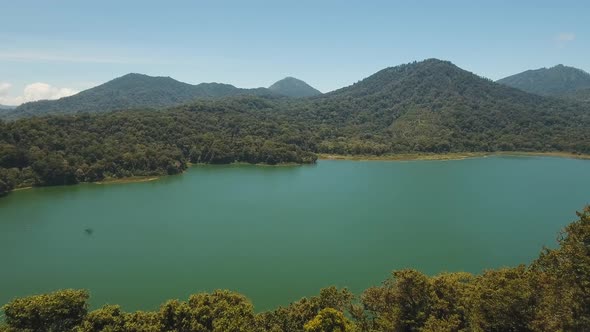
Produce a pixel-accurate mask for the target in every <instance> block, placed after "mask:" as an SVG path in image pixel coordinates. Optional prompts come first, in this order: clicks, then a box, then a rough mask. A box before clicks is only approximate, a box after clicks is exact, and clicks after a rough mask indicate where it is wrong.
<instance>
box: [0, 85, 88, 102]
mask: <svg viewBox="0 0 590 332" xmlns="http://www.w3.org/2000/svg"><path fill="white" fill-rule="evenodd" d="M11 86H12V85H11V84H10V83H0V104H4V105H20V104H22V103H27V102H30V101H37V100H43V99H59V98H63V97H68V96H71V95H75V94H76V93H78V92H79V91H76V90H74V89H70V88H58V87H54V86H51V85H49V84H47V83H41V82H37V83H33V84H29V85H27V86H25V88H24V90H23V94H22V95H20V96H16V97H11V96H9V95H8V90H10V87H11Z"/></svg>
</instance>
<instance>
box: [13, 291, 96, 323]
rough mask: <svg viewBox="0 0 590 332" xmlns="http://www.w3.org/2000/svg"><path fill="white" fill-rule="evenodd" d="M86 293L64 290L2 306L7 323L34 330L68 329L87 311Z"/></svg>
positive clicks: (82, 317)
mask: <svg viewBox="0 0 590 332" xmlns="http://www.w3.org/2000/svg"><path fill="white" fill-rule="evenodd" d="M87 301H88V292H86V291H84V290H73V289H66V290H61V291H57V292H54V293H49V294H43V295H35V296H29V297H24V298H20V299H15V300H12V301H11V302H9V303H8V304H6V305H4V306H3V307H2V310H4V316H5V321H6V324H7V325H8V326H9V327H11V328H15V329H23V330H25V329H28V330H33V331H69V330H71V329H73V328H74V327H76V326H78V325H79V324H80V323H81V322H82V320H83V319H84V317H85V316H86V313H87V312H88V303H87Z"/></svg>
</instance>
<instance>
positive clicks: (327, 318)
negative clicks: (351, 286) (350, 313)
mask: <svg viewBox="0 0 590 332" xmlns="http://www.w3.org/2000/svg"><path fill="white" fill-rule="evenodd" d="M304 328H305V331H306V332H349V331H353V329H354V325H353V324H352V323H351V322H350V321H349V320H348V318H346V317H345V316H344V314H343V313H342V312H340V311H338V310H336V309H333V308H325V309H322V310H321V311H320V312H319V313H318V314H317V315H316V316H315V317H314V318H313V319H312V320H310V321H309V322H308V323H307V324H305V327H304Z"/></svg>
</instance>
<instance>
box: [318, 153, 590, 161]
mask: <svg viewBox="0 0 590 332" xmlns="http://www.w3.org/2000/svg"><path fill="white" fill-rule="evenodd" d="M493 156H514V157H555V158H568V159H581V160H590V154H575V153H570V152H557V151H555V152H526V151H499V152H451V153H399V154H385V155H381V156H374V155H341V154H329V153H318V160H354V161H418V160H433V161H435V160H439V161H444V160H464V159H471V158H486V157H493Z"/></svg>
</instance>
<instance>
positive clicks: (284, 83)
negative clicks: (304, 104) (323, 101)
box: [268, 77, 322, 97]
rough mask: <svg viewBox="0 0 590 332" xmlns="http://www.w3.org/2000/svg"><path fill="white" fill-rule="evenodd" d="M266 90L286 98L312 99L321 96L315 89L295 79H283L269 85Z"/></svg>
mask: <svg viewBox="0 0 590 332" xmlns="http://www.w3.org/2000/svg"><path fill="white" fill-rule="evenodd" d="M268 89H269V90H270V91H273V92H276V93H278V94H280V95H283V96H288V97H312V96H317V95H321V94H322V93H321V92H320V91H318V90H317V89H315V88H313V87H311V86H310V85H309V84H307V83H305V82H303V81H302V80H299V79H296V78H295V77H285V78H283V79H282V80H280V81H278V82H276V83H274V84H273V85H271V86H270V87H269V88H268Z"/></svg>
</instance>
